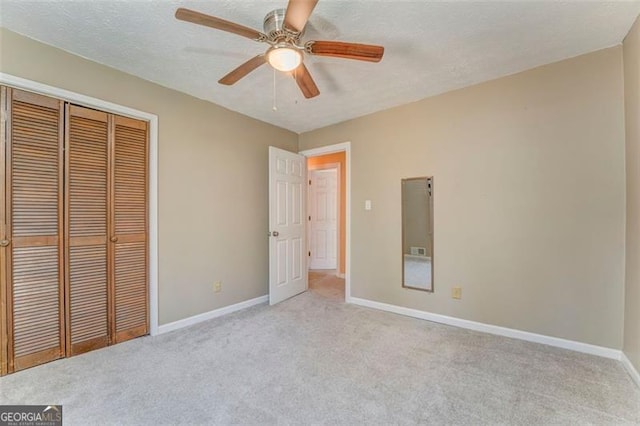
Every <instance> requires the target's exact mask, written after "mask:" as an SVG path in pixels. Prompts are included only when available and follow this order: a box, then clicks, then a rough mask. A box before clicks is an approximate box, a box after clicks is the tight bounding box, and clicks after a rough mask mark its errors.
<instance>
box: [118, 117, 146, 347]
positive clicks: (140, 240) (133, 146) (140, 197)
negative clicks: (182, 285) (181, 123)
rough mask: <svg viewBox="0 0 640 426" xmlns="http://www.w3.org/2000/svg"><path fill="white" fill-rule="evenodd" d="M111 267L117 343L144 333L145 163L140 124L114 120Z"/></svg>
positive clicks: (144, 123) (142, 125) (144, 136)
mask: <svg viewBox="0 0 640 426" xmlns="http://www.w3.org/2000/svg"><path fill="white" fill-rule="evenodd" d="M113 125H114V133H113V145H112V155H113V160H112V167H113V195H112V196H113V203H112V204H111V209H112V210H111V214H112V231H111V235H112V237H111V242H112V245H111V246H112V250H113V256H112V263H113V264H112V268H113V277H114V303H113V305H114V308H113V309H114V312H113V316H114V319H115V330H114V334H113V336H112V339H113V342H114V343H118V342H122V341H125V340H129V339H132V338H134V337H138V336H142V335H144V334H147V333H148V329H149V305H148V272H147V271H148V268H147V263H148V261H147V167H148V166H147V163H148V155H147V152H148V142H147V140H148V130H147V123H146V122H144V121H139V120H134V119H130V118H125V117H120V116H114V118H113Z"/></svg>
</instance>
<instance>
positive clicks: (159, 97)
mask: <svg viewBox="0 0 640 426" xmlns="http://www.w3.org/2000/svg"><path fill="white" fill-rule="evenodd" d="M0 71H2V72H4V73H8V74H13V75H15V76H19V77H22V78H26V79H30V80H35V81H38V82H41V83H45V84H48V85H52V86H56V87H59V88H63V89H67V90H71V91H74V92H77V93H81V94H84V95H88V96H93V97H96V98H100V99H103V100H107V101H110V102H114V103H117V104H120V105H124V106H127V107H131V108H136V109H139V110H143V111H146V112H150V113H154V114H157V115H158V117H159V147H158V148H159V150H158V151H159V182H158V185H159V195H158V198H159V257H160V262H159V263H160V268H159V294H160V296H159V297H160V300H159V309H160V324H165V323H168V322H171V321H175V320H178V319H182V318H185V317H189V316H191V315H195V314H198V313H201V312H206V311H209V310H212V309H215V308H218V307H221V306H226V305H230V304H233V303H237V302H240V301H244V300H247V299H251V298H254V297H258V296H262V295H264V294H266V293H267V291H268V276H269V275H268V241H267V234H266V233H267V230H268V229H267V228H268V216H267V215H268V187H267V182H268V179H267V178H268V169H267V165H268V164H267V163H268V150H267V147H268V146H269V145H273V146H277V147H280V148H283V149H287V150H291V151H296V150H297V135H296V134H295V133H292V132H289V131H286V130H283V129H280V128H277V127H274V126H271V125H268V124H265V123H263V122H260V121H257V120H254V119H251V118H248V117H246V116H243V115H241V114H238V113H235V112H232V111H229V110H227V109H224V108H222V107H219V106H216V105H213V104H211V103H209V102H205V101H202V100H198V99H196V98H193V97H191V96H187V95H185V94H182V93H180V92H177V91H174V90H170V89H167V88H164V87H161V86H159V85H156V84H153V83H150V82H148V81H145V80H142V79H139V78H136V77H133V76H131V75H128V74H125V73H122V72H119V71H116V70H114V69H111V68H108V67H106V66H102V65H99V64H97V63H94V62H91V61H88V60H85V59H82V58H80V57H78V56H74V55H71V54H69V53H66V52H63V51H61V50H58V49H55V48H52V47H50V46H47V45H44V44H41V43H38V42H36V41H33V40H30V39H27V38H25V37H22V36H19V35H17V34H15V33H12V32H9V31H7V30H3V29H2V30H0ZM212 84H216V83H215V82H214V83H212ZM216 280H221V281H222V292H221V293H213V291H212V285H213V282H214V281H216Z"/></svg>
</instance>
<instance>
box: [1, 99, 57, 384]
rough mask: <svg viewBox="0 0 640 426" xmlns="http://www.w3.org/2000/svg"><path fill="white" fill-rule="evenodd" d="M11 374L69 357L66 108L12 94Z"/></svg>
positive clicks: (9, 191) (9, 186)
mask: <svg viewBox="0 0 640 426" xmlns="http://www.w3.org/2000/svg"><path fill="white" fill-rule="evenodd" d="M7 95H8V103H7V106H8V109H9V111H8V118H9V120H8V122H7V127H8V128H7V135H8V137H7V147H6V148H7V161H6V167H7V172H8V173H7V179H6V185H7V191H6V202H7V205H8V208H7V212H6V216H7V217H6V221H7V225H8V226H7V237H8V240H10V245H9V248H10V249H9V250H6V253H5V254H6V259H7V271H6V273H7V284H8V285H7V289H8V291H7V293H8V294H7V302H8V303H7V316H8V358H9V359H8V360H9V365H8V370H9V372H12V371H15V370H20V369H23V368H27V367H31V366H33V365H37V364H41V363H44V362H47V361H51V360H54V359H57V358H60V357H62V356H64V353H65V341H64V297H63V286H62V284H63V276H64V275H63V267H62V261H61V260H62V247H63V245H62V244H63V238H62V237H63V236H62V225H63V224H62V216H63V215H62V201H63V200H62V194H63V192H62V185H63V182H62V181H63V152H62V145H63V144H62V135H63V103H62V101H58V100H55V99H51V98H47V97H45V96H41V95H35V94H32V93H28V92H22V91H19V90H14V89H7Z"/></svg>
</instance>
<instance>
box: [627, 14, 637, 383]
mask: <svg viewBox="0 0 640 426" xmlns="http://www.w3.org/2000/svg"><path fill="white" fill-rule="evenodd" d="M623 49H624V85H625V116H626V121H625V123H626V138H627V144H626V147H627V153H626V161H627V240H626V287H625V316H624V353H625V354H626V355H627V357H628V358H629V360H630V361H631V362H632V363H633V365H634V366H635V367H636V369H637V370H638V371H640V19H638V20H636V23H635V25H634V26H633V28H632V29H631V31H630V32H629V34H628V35H627V37H626V38H625V40H624V47H623Z"/></svg>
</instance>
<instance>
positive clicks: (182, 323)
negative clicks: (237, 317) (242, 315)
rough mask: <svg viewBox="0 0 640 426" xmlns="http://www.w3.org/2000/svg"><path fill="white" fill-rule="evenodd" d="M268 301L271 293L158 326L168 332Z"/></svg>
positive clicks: (159, 329) (163, 331) (160, 331)
mask: <svg viewBox="0 0 640 426" xmlns="http://www.w3.org/2000/svg"><path fill="white" fill-rule="evenodd" d="M268 301H269V295H264V296H260V297H256V298H255V299H249V300H245V301H244V302H240V303H236V304H234V305H229V306H225V307H223V308H218V309H214V310H213V311H209V312H204V313H202V314H198V315H194V316H192V317H189V318H184V319H181V320H178V321H174V322H170V323H168V324H163V325H161V326H160V327H158V334H162V333H168V332H170V331H173V330H177V329H179V328H184V327H189V326H190V325H194V324H198V323H199V322H202V321H207V320H210V319H212V318H217V317H221V316H222V315H227V314H230V313H232V312H236V311H240V310H242V309H246V308H249V307H251V306H254V305H259V304H260V303H264V302H268Z"/></svg>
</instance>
